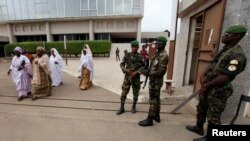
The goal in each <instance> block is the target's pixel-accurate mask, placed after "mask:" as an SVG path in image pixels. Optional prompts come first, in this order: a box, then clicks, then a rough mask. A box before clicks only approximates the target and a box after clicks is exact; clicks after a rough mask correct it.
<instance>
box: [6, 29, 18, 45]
mask: <svg viewBox="0 0 250 141" xmlns="http://www.w3.org/2000/svg"><path fill="white" fill-rule="evenodd" d="M7 31H8V37H9V42H10V43H14V42H16V38H15V37H14V36H13V31H12V26H11V24H7Z"/></svg>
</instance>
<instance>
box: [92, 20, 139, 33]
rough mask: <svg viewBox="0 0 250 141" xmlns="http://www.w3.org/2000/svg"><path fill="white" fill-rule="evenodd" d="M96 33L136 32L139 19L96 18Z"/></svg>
mask: <svg viewBox="0 0 250 141" xmlns="http://www.w3.org/2000/svg"><path fill="white" fill-rule="evenodd" d="M93 23H94V33H116V32H136V31H137V20H96V21H94V22H93Z"/></svg>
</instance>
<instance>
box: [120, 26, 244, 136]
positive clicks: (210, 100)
mask: <svg viewBox="0 0 250 141" xmlns="http://www.w3.org/2000/svg"><path fill="white" fill-rule="evenodd" d="M246 33H247V28H246V27H245V26H243V25H232V26H230V27H228V28H227V29H226V31H225V34H224V35H223V36H222V40H221V41H222V43H223V44H225V45H224V47H223V49H221V50H220V51H219V52H218V54H216V55H215V56H214V58H213V60H212V62H211V64H210V65H209V66H208V67H207V69H206V70H205V71H204V72H203V74H202V75H201V77H200V83H201V89H200V90H199V103H198V105H197V123H196V125H195V126H186V128H187V130H189V131H192V132H195V133H197V134H199V135H204V129H203V125H204V123H205V121H206V119H207V121H208V125H219V124H220V118H221V114H222V112H223V111H224V110H225V107H226V102H227V99H228V98H229V97H230V96H231V95H232V93H233V87H232V84H231V81H233V80H234V79H235V78H236V76H237V75H238V74H240V73H241V72H242V71H243V70H244V69H245V67H246V62H247V57H246V55H245V53H244V51H243V49H242V48H241V46H240V45H238V43H239V41H240V40H241V39H242V38H243V37H244V36H245V34H246ZM166 43H167V39H166V38H165V37H163V36H160V37H158V38H156V42H155V47H156V50H157V51H156V54H155V56H154V57H153V58H152V59H151V61H150V65H149V67H145V65H144V62H143V58H142V57H141V56H140V54H139V53H138V52H137V51H138V48H139V43H138V41H133V42H131V50H132V51H131V52H129V53H127V54H126V55H125V56H124V57H123V59H122V62H121V63H120V67H121V70H122V72H123V73H124V74H125V76H124V80H123V84H122V93H121V98H120V100H121V105H120V108H119V110H118V111H117V113H116V114H117V115H120V114H122V113H124V112H125V109H124V104H125V100H126V97H127V94H128V92H129V90H130V87H131V85H132V89H133V105H132V109H131V112H132V113H135V112H136V103H137V100H138V95H139V91H140V84H141V82H140V75H141V74H143V75H145V76H146V77H149V80H150V82H149V96H150V108H149V112H148V116H147V118H146V119H145V120H142V121H140V122H139V123H138V124H139V125H140V126H152V125H153V121H156V122H158V123H159V122H160V121H161V120H160V91H161V87H162V85H163V77H164V74H165V73H166V70H167V65H168V54H167V53H166V51H165V46H166ZM206 140H207V136H203V137H202V138H197V139H194V141H206Z"/></svg>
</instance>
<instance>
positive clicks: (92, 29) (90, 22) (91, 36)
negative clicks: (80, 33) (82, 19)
mask: <svg viewBox="0 0 250 141" xmlns="http://www.w3.org/2000/svg"><path fill="white" fill-rule="evenodd" d="M89 40H95V38H94V26H93V20H89Z"/></svg>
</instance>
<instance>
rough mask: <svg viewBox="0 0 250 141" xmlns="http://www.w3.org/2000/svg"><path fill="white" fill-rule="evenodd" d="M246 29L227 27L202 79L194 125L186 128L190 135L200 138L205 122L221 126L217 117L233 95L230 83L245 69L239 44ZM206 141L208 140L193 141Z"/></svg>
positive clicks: (198, 140)
mask: <svg viewBox="0 0 250 141" xmlns="http://www.w3.org/2000/svg"><path fill="white" fill-rule="evenodd" d="M246 32H247V28H246V27H245V26H242V25H234V26H231V27H229V28H228V29H227V30H226V31H225V34H224V36H222V43H224V44H225V46H224V47H223V49H222V50H221V51H220V52H219V53H218V54H217V55H216V56H215V57H214V58H213V60H212V62H211V65H210V66H209V67H208V68H207V69H206V71H204V73H203V74H202V76H201V79H200V82H201V90H200V95H199V103H198V105H197V123H196V126H187V127H186V128H187V129H188V130H190V131H192V132H195V133H197V134H200V135H203V134H204V131H203V124H204V123H205V121H206V118H207V121H208V124H209V125H218V124H220V117H221V114H222V112H223V111H224V110H225V107H226V103H227V99H228V98H229V97H230V96H231V95H232V93H233V87H232V84H231V81H233V80H234V79H235V77H236V76H237V75H238V74H239V73H241V72H242V71H243V70H244V69H245V67H246V61H247V59H246V56H245V53H244V51H243V49H242V48H241V47H240V46H239V45H238V42H239V41H240V40H241V39H242V38H243V37H244V35H245V34H246ZM194 140H195V141H206V140H207V137H206V136H204V137H202V138H198V139H194Z"/></svg>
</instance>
